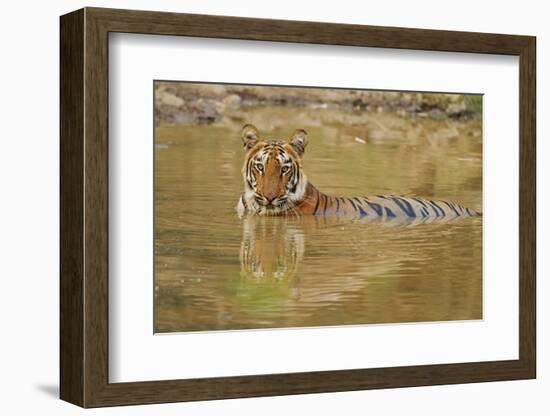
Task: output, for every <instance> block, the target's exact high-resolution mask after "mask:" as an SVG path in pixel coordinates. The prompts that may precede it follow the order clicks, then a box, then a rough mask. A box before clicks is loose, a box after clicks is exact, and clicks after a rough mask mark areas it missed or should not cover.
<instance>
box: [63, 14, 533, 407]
mask: <svg viewBox="0 0 550 416" xmlns="http://www.w3.org/2000/svg"><path fill="white" fill-rule="evenodd" d="M60 52H61V305H60V323H61V334H60V335H61V351H60V358H61V365H60V371H61V388H60V395H61V398H62V399H63V400H66V401H69V402H71V403H74V404H77V405H80V406H83V407H100V406H114V405H126V404H146V403H162V402H176V401H189V400H210V399H222V398H236V397H254V396H266V395H282V394H300V393H316V392H333V391H348V390H361V389H376V388H396V387H409V386H423V385H435V384H454V383H470V382H483V381H499V380H516V379H529V378H534V377H535V374H536V360H535V357H536V347H535V344H536V342H535V341H536V334H535V241H536V238H535V214H536V213H535V197H536V195H535V103H536V97H535V38H533V37H529V36H517V35H498V34H485V33H466V32H451V31H435V30H421V29H403V28H389V27H373V26H360V25H342V24H327V23H315V22H296V21H281V20H266V19H251V18H240V17H226V16H204V15H188V14H175V13H159V12H145V11H128V10H113V9H98V8H85V9H82V10H78V11H75V12H72V13H70V14H67V15H65V16H62V17H61V51H60Z"/></svg>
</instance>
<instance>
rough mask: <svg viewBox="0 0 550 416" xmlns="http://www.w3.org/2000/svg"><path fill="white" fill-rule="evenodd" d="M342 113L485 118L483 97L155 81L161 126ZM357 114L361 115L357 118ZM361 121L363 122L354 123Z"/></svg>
mask: <svg viewBox="0 0 550 416" xmlns="http://www.w3.org/2000/svg"><path fill="white" fill-rule="evenodd" d="M264 106H269V107H277V106H280V107H286V108H293V107H295V108H301V109H308V110H311V111H315V110H322V109H333V110H340V111H344V112H346V113H348V114H350V118H351V120H350V122H352V123H353V122H354V121H357V122H360V120H361V115H364V114H365V113H373V112H374V113H382V112H388V113H395V114H398V115H402V116H411V117H423V118H431V119H435V120H444V119H450V118H452V119H472V118H479V117H480V116H481V96H472V95H470V96H468V95H461V94H430V93H414V92H382V91H366V90H337V89H320V88H284V87H261V86H246V85H213V84H196V83H195V84H194V83H182V82H177V83H176V82H156V83H155V124H156V125H157V126H158V125H162V124H211V123H218V122H222V121H224V119H225V120H227V119H230V120H234V121H239V120H240V119H241V118H242V111H244V110H246V109H247V108H248V109H250V108H257V107H264ZM354 116H355V117H354ZM354 119H357V120H354Z"/></svg>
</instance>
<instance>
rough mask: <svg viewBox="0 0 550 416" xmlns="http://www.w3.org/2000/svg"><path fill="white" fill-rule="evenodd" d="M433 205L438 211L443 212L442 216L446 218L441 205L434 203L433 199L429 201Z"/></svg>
mask: <svg viewBox="0 0 550 416" xmlns="http://www.w3.org/2000/svg"><path fill="white" fill-rule="evenodd" d="M429 201H430V203H431V204H433V205H434V206H435V207H436V208H437V209H438V210H440V211H441V215H442V216H443V217H444V216H445V211H443V208H441V207H440V206H439V205H437V204H436V203H435V202H434V201H432V200H431V199H430V200H429Z"/></svg>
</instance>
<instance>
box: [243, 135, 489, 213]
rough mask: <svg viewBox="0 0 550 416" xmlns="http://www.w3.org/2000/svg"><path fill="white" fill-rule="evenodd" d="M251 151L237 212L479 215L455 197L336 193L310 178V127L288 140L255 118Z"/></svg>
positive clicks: (246, 143) (246, 138)
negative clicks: (269, 134)
mask: <svg viewBox="0 0 550 416" xmlns="http://www.w3.org/2000/svg"><path fill="white" fill-rule="evenodd" d="M241 138H242V142H243V147H244V150H245V151H246V156H245V159H244V164H243V168H242V176H243V183H244V191H243V192H242V193H241V196H240V198H239V201H238V203H237V207H236V210H237V213H238V215H239V216H240V217H243V216H245V215H259V216H290V215H291V216H306V215H312V216H347V217H360V218H364V217H366V218H377V219H393V218H406V219H410V220H416V219H426V220H429V219H443V218H447V219H449V218H461V217H478V216H481V215H482V214H481V213H480V212H478V211H476V210H474V209H472V208H468V207H465V206H463V205H460V204H456V203H453V202H449V201H442V200H432V199H426V198H412V197H404V196H398V195H375V196H368V197H343V196H330V195H327V194H324V193H323V192H321V191H320V190H318V189H317V188H316V187H315V186H314V185H313V184H312V183H311V182H309V180H308V178H307V176H306V174H305V172H304V169H303V166H302V157H303V155H304V152H305V149H306V146H307V144H308V133H307V132H306V131H305V130H304V129H297V130H295V131H294V132H293V133H292V135H290V137H288V138H287V139H286V140H283V139H267V138H265V139H264V138H263V137H262V136H261V135H260V132H259V130H258V129H257V128H256V127H255V126H254V125H252V124H245V125H244V126H243V128H242V131H241Z"/></svg>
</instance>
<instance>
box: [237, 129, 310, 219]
mask: <svg viewBox="0 0 550 416" xmlns="http://www.w3.org/2000/svg"><path fill="white" fill-rule="evenodd" d="M241 136H242V140H243V145H244V149H245V151H246V152H247V153H246V157H245V161H244V166H243V170H242V173H243V179H244V193H243V198H244V199H245V200H246V205H247V206H248V207H252V208H253V209H254V210H255V211H256V213H257V214H260V215H277V214H281V213H282V212H285V211H287V210H289V209H292V207H293V206H294V204H295V203H296V202H297V201H300V200H301V199H302V198H303V196H304V193H305V189H306V185H307V178H306V176H305V174H304V172H303V170H302V163H301V160H302V156H303V154H304V150H305V148H306V146H307V133H306V131H305V130H296V131H295V132H294V133H293V134H292V135H291V136H290V137H289V138H288V139H286V140H277V139H264V138H262V137H261V136H260V133H259V131H258V129H257V128H256V127H254V126H253V125H251V124H247V125H245V126H244V127H243V129H242V134H241Z"/></svg>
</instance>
